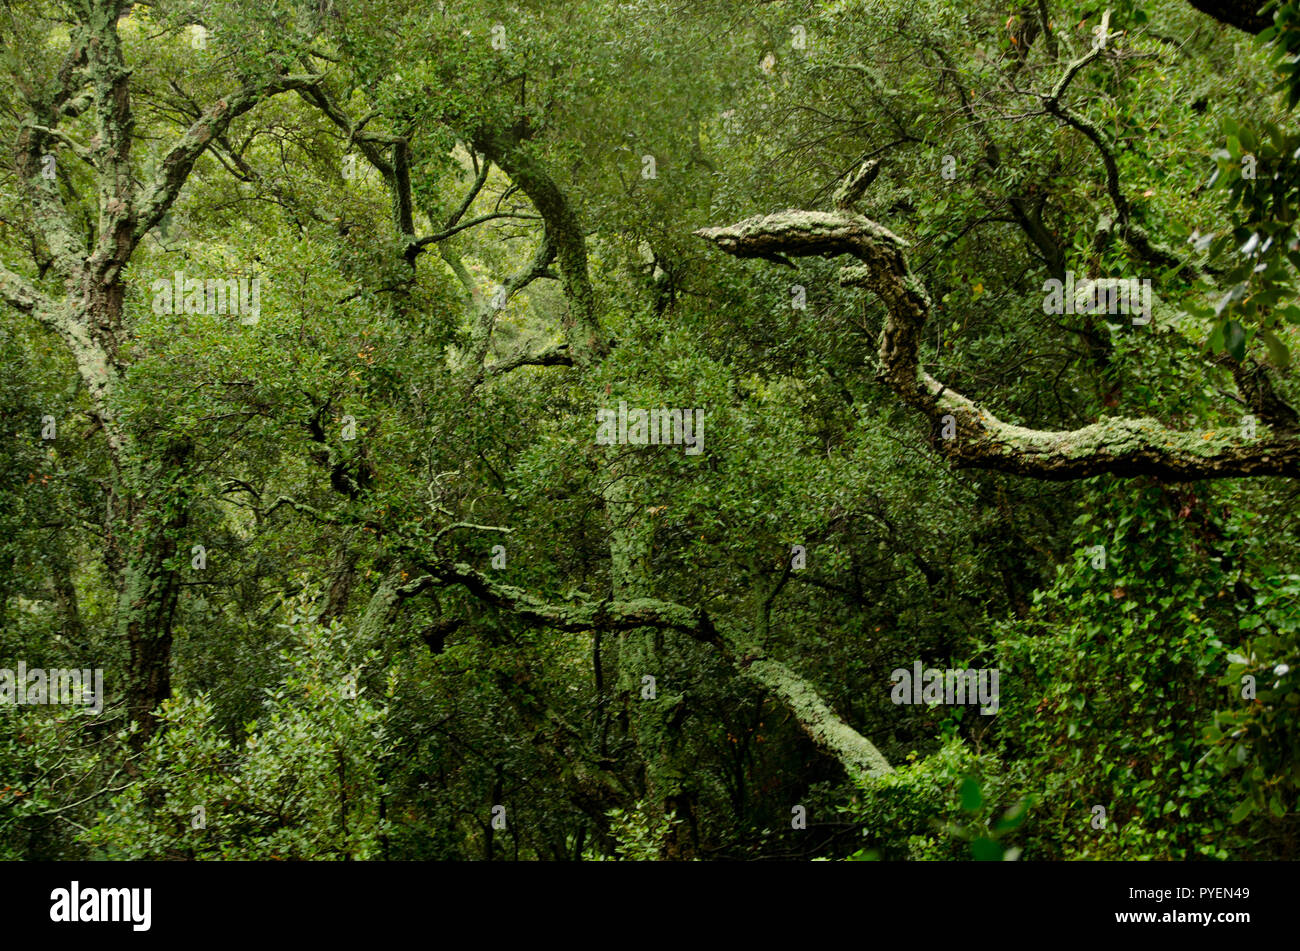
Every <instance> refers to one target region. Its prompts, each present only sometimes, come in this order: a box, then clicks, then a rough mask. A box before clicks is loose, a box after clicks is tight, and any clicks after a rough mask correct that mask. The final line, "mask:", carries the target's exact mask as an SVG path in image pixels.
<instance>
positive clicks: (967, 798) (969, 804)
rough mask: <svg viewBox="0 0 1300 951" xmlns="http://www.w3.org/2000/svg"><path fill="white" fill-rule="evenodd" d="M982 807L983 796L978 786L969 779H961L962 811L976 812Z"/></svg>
mask: <svg viewBox="0 0 1300 951" xmlns="http://www.w3.org/2000/svg"><path fill="white" fill-rule="evenodd" d="M982 805H984V795H983V793H981V792H980V784H979V783H977V782H976V781H975V780H973V779H970V778H967V779H963V780H962V783H961V807H962V809H963V810H965V811H966V812H977V811H978V810H979V808H980V806H982Z"/></svg>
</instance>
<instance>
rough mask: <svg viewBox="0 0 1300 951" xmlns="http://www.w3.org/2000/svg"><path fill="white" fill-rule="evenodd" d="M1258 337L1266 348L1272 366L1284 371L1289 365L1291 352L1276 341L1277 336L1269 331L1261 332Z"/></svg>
mask: <svg viewBox="0 0 1300 951" xmlns="http://www.w3.org/2000/svg"><path fill="white" fill-rule="evenodd" d="M1259 336H1260V339H1262V340H1263V341H1264V346H1265V347H1266V348H1268V358H1269V360H1271V361H1273V365H1274V366H1277V367H1281V368H1283V369H1285V368H1286V367H1288V366H1290V365H1291V351H1290V350H1288V349H1287V347H1286V344H1284V343H1283V342H1282V341H1281V340H1279V339H1278V337H1277V334H1275V333H1273V331H1271V330H1261V331H1260V332H1259Z"/></svg>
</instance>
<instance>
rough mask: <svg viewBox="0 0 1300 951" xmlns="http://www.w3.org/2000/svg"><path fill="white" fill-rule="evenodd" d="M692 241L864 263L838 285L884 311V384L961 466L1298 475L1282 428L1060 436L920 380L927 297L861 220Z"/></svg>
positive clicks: (1110, 430) (1296, 446)
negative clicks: (948, 433) (1250, 432)
mask: <svg viewBox="0 0 1300 951" xmlns="http://www.w3.org/2000/svg"><path fill="white" fill-rule="evenodd" d="M696 234H697V235H699V236H700V237H702V238H704V239H706V240H708V241H712V242H713V243H714V244H716V245H717V246H718V247H719V248H721V249H722V250H723V251H726V252H727V253H728V254H732V255H735V256H736V257H742V258H748V257H771V256H772V255H777V254H785V255H789V256H795V257H798V256H805V257H806V256H809V255H823V256H826V257H833V256H836V255H840V254H848V255H851V256H852V257H854V258H856V259H857V260H858V261H860V262H861V263H860V264H857V265H850V266H848V267H845V268H843V269H842V271H841V272H840V273H841V277H840V280H841V282H842V283H843V284H846V285H849V286H855V287H865V288H867V289H868V290H871V291H873V292H874V293H875V294H876V295H877V296H878V297H879V298H880V299H881V301H882V302H883V303H884V305H885V310H886V318H885V323H884V328H883V330H882V331H881V335H880V378H881V380H882V381H883V382H884V383H885V384H886V385H887V386H889V388H890V389H892V390H893V391H894V392H895V393H896V394H897V395H898V396H899V397H900V398H901V399H902V400H903V402H905V403H906V404H907V405H909V406H911V407H913V408H914V409H917V410H919V411H921V412H922V413H924V414H925V415H926V417H928V418H929V419H930V421H931V422H932V423H933V424H934V425H935V427H936V429H939V428H941V427H942V426H943V425H944V423H945V422H946V421H947V420H946V419H945V417H951V422H952V423H954V424H955V427H956V433H955V438H952V439H939V440H936V444H937V445H938V446H939V447H940V449H941V451H942V452H943V453H944V454H945V455H946V456H948V458H949V459H950V460H952V462H953V463H954V464H955V465H957V466H960V467H966V468H978V469H994V470H998V471H1002V472H1011V473H1015V474H1018V475H1027V476H1031V477H1034V478H1039V479H1076V478H1082V477H1086V476H1094V475H1101V474H1103V473H1110V474H1113V475H1121V476H1136V475H1153V476H1158V477H1162V478H1166V479H1171V480H1194V479H1215V478H1236V477H1241V476H1263V475H1284V476H1298V475H1300V438H1297V435H1296V434H1295V433H1292V432H1286V431H1283V430H1282V429H1280V428H1278V429H1273V430H1272V431H1268V432H1263V433H1261V434H1260V435H1259V437H1258V438H1253V439H1252V438H1247V437H1246V436H1244V435H1242V434H1241V433H1240V432H1237V431H1236V430H1232V431H1228V432H1223V431H1211V432H1183V431H1178V430H1173V429H1169V428H1167V427H1165V426H1164V425H1162V424H1161V423H1160V422H1159V421H1157V420H1155V419H1151V418H1149V417H1144V418H1140V419H1132V418H1123V417H1121V418H1115V419H1107V420H1103V421H1101V422H1098V423H1094V424H1092V425H1090V426H1084V427H1082V428H1080V429H1075V430H1065V431H1052V430H1040V429H1029V428H1026V427H1023V426H1016V425H1013V424H1010V423H1005V422H1003V421H1001V420H999V419H998V418H997V417H995V416H994V415H993V414H992V413H990V412H988V411H987V410H985V409H983V408H981V407H980V406H978V405H977V404H976V403H975V402H974V401H972V400H970V399H968V398H967V397H965V396H963V395H962V394H961V393H958V392H956V391H955V390H952V389H950V388H948V387H946V386H944V385H943V384H942V383H941V382H940V381H938V380H936V379H934V378H933V377H932V376H930V375H929V374H928V373H925V372H923V371H922V369H921V367H920V358H919V352H918V351H919V346H920V340H921V331H922V329H923V328H924V326H925V322H926V320H927V319H928V318H929V316H930V299H929V296H928V295H927V294H926V291H925V288H924V287H923V286H922V285H921V283H920V281H919V280H918V279H917V278H916V277H915V276H914V275H913V274H912V273H911V272H910V271H909V270H908V266H907V260H906V257H905V254H904V249H905V248H906V246H907V244H906V242H905V241H904V240H903V239H902V238H900V237H898V236H897V235H895V234H893V233H891V232H890V231H889V230H888V229H886V228H884V227H882V226H881V225H879V224H877V223H875V222H874V221H871V220H869V219H867V218H864V217H862V216H861V215H857V214H853V213H850V212H845V211H835V212H818V211H797V210H787V211H781V212H777V213H776V214H772V215H759V216H755V217H753V218H748V219H746V220H744V221H742V222H739V223H738V224H735V225H731V226H728V227H724V228H704V229H701V230H699V231H697V232H696ZM1275 418H1276V415H1275Z"/></svg>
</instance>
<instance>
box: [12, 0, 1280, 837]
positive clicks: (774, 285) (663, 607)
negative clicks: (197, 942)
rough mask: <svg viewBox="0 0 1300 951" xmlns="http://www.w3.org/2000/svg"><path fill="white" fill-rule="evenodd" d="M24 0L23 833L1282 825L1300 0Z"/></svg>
mask: <svg viewBox="0 0 1300 951" xmlns="http://www.w3.org/2000/svg"><path fill="white" fill-rule="evenodd" d="M3 6H4V9H3V10H2V11H0V51H2V52H3V65H2V66H0V142H3V143H4V146H3V147H4V149H5V154H6V157H7V161H6V162H4V163H3V171H2V172H0V175H3V180H4V190H3V194H2V197H0V351H3V354H4V357H5V366H6V367H7V368H8V372H7V373H6V374H4V376H3V378H0V394H2V396H3V398H2V399H0V421H2V424H3V436H4V440H5V447H6V450H5V452H4V453H2V454H0V855H2V856H3V857H4V858H20V859H51V858H54V859H73V858H108V859H134V858H190V859H320V860H335V859H393V860H398V859H477V858H486V859H587V860H605V859H619V858H623V859H627V858H631V859H649V858H661V859H712V858H794V857H797V858H856V859H884V860H901V859H969V858H976V859H1004V858H1016V857H1022V856H1023V857H1025V858H1032V859H1037V860H1064V859H1076V858H1107V859H1139V858H1142V859H1145V858H1155V859H1182V858H1212V859H1238V858H1295V857H1297V855H1298V854H1300V851H1298V850H1300V838H1298V836H1300V825H1298V824H1297V823H1298V822H1300V820H1298V818H1297V810H1298V809H1300V727H1298V726H1297V724H1300V681H1297V679H1296V678H1297V673H1296V670H1297V667H1300V604H1298V599H1300V568H1297V566H1296V560H1295V559H1296V554H1297V551H1298V547H1297V546H1298V545H1300V514H1298V513H1297V508H1296V505H1295V503H1296V500H1297V498H1298V497H1300V484H1298V483H1297V481H1296V480H1297V478H1298V477H1300V414H1298V413H1297V409H1296V407H1297V406H1298V405H1300V403H1298V402H1297V400H1300V381H1297V378H1296V375H1295V369H1294V367H1293V359H1292V355H1293V353H1294V352H1296V350H1297V347H1300V332H1298V331H1297V326H1298V325H1300V298H1298V296H1297V273H1298V271H1300V226H1298V225H1297V212H1298V211H1300V121H1298V120H1297V115H1296V112H1295V107H1296V105H1297V103H1298V102H1300V62H1297V56H1296V54H1297V52H1298V51H1300V7H1298V6H1297V5H1296V4H1295V3H1281V4H1279V3H1273V4H1270V5H1268V6H1266V7H1264V8H1263V9H1260V8H1259V7H1258V6H1257V5H1256V3H1255V2H1254V0H1241V2H1230V3H1228V2H1214V0H1192V2H1190V3H1183V2H1176V0H1149V2H1142V3H1139V2H1137V0H1125V2H1122V3H1116V4H1114V5H1111V6H1109V7H1099V6H1096V5H1089V4H1081V3H1073V2H1066V3H1061V2H1056V0H1051V2H1049V0H1040V2H1038V3H1011V4H1007V3H990V2H987V0H977V2H975V3H960V4H959V3H954V2H950V0H919V2H917V3H881V2H865V0H836V2H831V0H777V2H743V0H701V2H697V3H692V4H675V3H668V2H663V0H631V2H624V3H607V2H601V0H574V2H571V3H564V4H555V3H550V2H541V0H516V2H514V3H512V4H509V5H506V6H502V5H499V4H488V3H483V2H480V0H464V2H461V0H456V2H451V0H448V2H445V3H431V2H412V3H408V2H402V0H310V2H308V0H257V2H245V0H219V2H206V0H205V2H199V0H154V2H151V3H147V4H146V3H132V2H128V0H68V2H66V3H54V2H49V0H7V2H5V3H4V5H3ZM20 665H21V668H20ZM20 669H21V670H23V671H29V672H30V671H46V672H57V671H65V672H66V671H76V672H78V674H79V675H80V674H81V673H82V672H84V673H85V674H86V678H85V679H78V681H77V683H81V684H83V685H88V684H89V683H90V682H91V678H90V674H91V672H92V671H100V672H101V673H102V684H103V687H102V697H101V698H100V699H102V703H97V704H94V705H90V704H87V703H79V702H67V700H66V698H65V700H64V702H62V703H60V702H57V700H56V699H55V697H56V689H55V681H56V676H55V674H54V673H50V674H48V675H46V674H39V675H27V674H18V673H17V672H18V671H19V670H20ZM5 672H9V677H8V680H6V679H5ZM954 673H955V674H956V677H955V682H956V685H957V690H958V691H959V692H958V693H957V694H956V696H954V676H953V675H954ZM33 676H36V677H37V678H38V679H37V680H33V679H32V677H33ZM936 677H937V680H936ZM41 678H44V679H41ZM37 682H40V683H41V684H42V691H43V693H42V694H41V695H39V696H38V695H36V694H33V693H32V691H31V688H32V685H33V684H35V683H37ZM977 684H978V690H977ZM24 689H25V690H27V701H26V702H12V700H10V702H4V701H5V700H6V697H7V696H8V697H10V698H12V697H14V696H17V695H19V694H20V692H21V691H22V690H24ZM6 691H7V694H6ZM977 693H978V702H977V699H976V697H977ZM34 697H35V699H33V698H34ZM963 698H964V699H963Z"/></svg>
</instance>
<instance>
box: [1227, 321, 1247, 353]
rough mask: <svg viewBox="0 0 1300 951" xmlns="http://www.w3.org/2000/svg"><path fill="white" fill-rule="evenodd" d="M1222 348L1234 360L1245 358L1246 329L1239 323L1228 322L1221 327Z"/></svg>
mask: <svg viewBox="0 0 1300 951" xmlns="http://www.w3.org/2000/svg"><path fill="white" fill-rule="evenodd" d="M1223 348H1224V349H1225V350H1227V351H1228V353H1230V354H1232V358H1233V359H1234V360H1244V359H1245V358H1246V328H1245V327H1243V326H1242V325H1241V322H1240V321H1237V320H1230V321H1228V322H1227V323H1226V324H1225V325H1224V327H1223Z"/></svg>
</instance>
